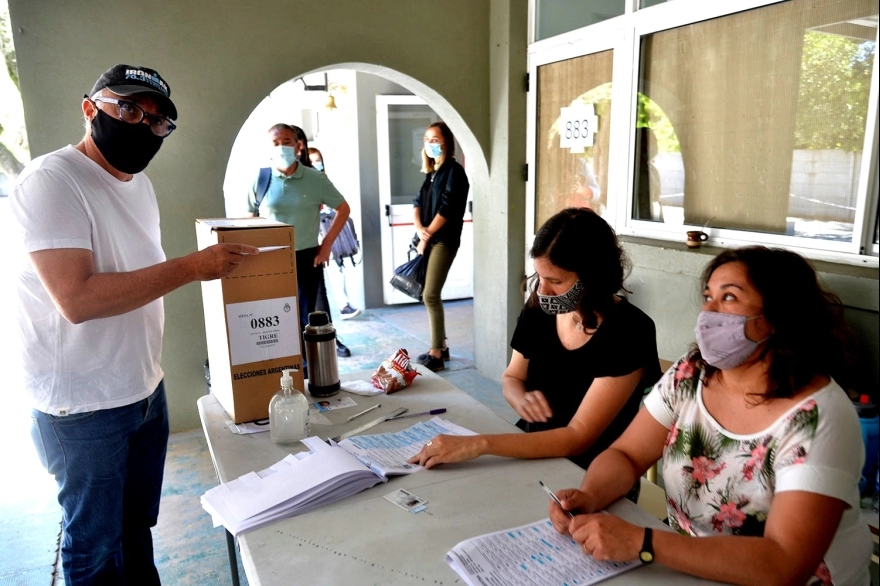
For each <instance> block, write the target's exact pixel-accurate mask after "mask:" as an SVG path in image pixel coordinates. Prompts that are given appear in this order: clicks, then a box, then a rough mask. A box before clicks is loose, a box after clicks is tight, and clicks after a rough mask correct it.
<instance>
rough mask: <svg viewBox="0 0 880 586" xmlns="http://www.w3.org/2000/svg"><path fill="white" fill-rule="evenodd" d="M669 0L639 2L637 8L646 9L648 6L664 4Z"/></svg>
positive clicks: (644, 0)
mask: <svg viewBox="0 0 880 586" xmlns="http://www.w3.org/2000/svg"><path fill="white" fill-rule="evenodd" d="M670 1H671V0H640V1H639V8H647V7H648V6H656V5H657V4H663V3H664V2H670Z"/></svg>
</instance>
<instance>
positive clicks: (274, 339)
mask: <svg viewBox="0 0 880 586" xmlns="http://www.w3.org/2000/svg"><path fill="white" fill-rule="evenodd" d="M226 324H227V327H228V329H229V358H230V362H231V363H232V365H233V366H236V365H238V364H247V363H249V362H258V361H261V360H274V359H276V358H284V357H287V356H293V355H296V354H300V343H299V316H298V314H297V304H296V297H278V298H276V299H263V300H261V301H248V302H245V303H230V304H228V305H227V306H226Z"/></svg>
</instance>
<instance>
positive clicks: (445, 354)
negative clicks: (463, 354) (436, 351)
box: [416, 348, 450, 364]
mask: <svg viewBox="0 0 880 586" xmlns="http://www.w3.org/2000/svg"><path fill="white" fill-rule="evenodd" d="M426 356H430V354H427V353H426V354H419V355H418V357H417V358H416V360H417V361H418V360H427V358H426ZM440 358H441V359H443V362H449V360H450V358H449V348H443V349H442V350H440ZM419 364H421V362H419Z"/></svg>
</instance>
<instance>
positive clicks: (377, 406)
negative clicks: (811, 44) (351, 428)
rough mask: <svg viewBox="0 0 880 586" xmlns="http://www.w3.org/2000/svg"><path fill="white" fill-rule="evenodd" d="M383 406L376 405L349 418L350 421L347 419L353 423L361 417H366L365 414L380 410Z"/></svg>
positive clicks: (380, 404)
mask: <svg viewBox="0 0 880 586" xmlns="http://www.w3.org/2000/svg"><path fill="white" fill-rule="evenodd" d="M381 406H382V403H377V404H376V405H373V406H372V407H370V408H369V409H364V410H363V411H361V412H360V413H355V414H354V415H352V416H351V417H349V418H348V419H346V421H351V420H353V419H357V418H358V417H360V416H361V415H364V414H365V413H369V412H370V411H373V410H375V409H378V408H379V407H381Z"/></svg>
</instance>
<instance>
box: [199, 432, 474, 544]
mask: <svg viewBox="0 0 880 586" xmlns="http://www.w3.org/2000/svg"><path fill="white" fill-rule="evenodd" d="M441 433H442V434H450V435H472V434H473V433H474V432H472V431H470V430H469V429H465V428H463V427H459V426H458V425H455V424H453V423H450V422H449V421H446V420H444V419H440V418H439V417H434V418H433V419H431V420H430V421H423V422H419V423H417V424H415V425H413V426H412V427H409V428H407V429H404V430H402V431H398V432H394V433H387V434H376V435H365V436H355V437H353V438H349V439H346V440H343V441H342V442H340V443H339V444H335V443H331V445H328V444H326V443H325V442H324V441H323V440H322V439H320V438H318V437H310V438H307V439H304V440H302V442H303V443H304V444H305V445H306V447H308V448H309V451H308V452H301V453H298V454H292V455H289V456H287V457H285V458H284V459H283V460H281V461H280V462H277V463H276V464H274V465H272V466H271V467H270V468H268V469H266V470H262V471H260V472H249V473H247V474H245V475H244V476H240V477H239V478H236V479H235V480H232V481H230V482H227V483H224V484H221V485H220V486H217V487H215V488H212V489H211V490H209V491H208V492H206V493H205V494H204V495H202V507H203V508H204V509H205V510H206V511H208V513H210V514H211V517H212V518H213V520H214V527H219V526H220V525H223V526H224V527H226V529H227V530H228V531H229V532H230V533H232V534H233V535H238V534H240V533H243V532H245V531H249V530H251V529H256V528H258V527H262V526H264V525H267V524H269V523H271V522H273V521H275V520H277V519H281V518H284V517H292V516H294V515H299V514H302V513H305V512H307V511H311V510H313V509H316V508H318V507H320V506H323V505H326V504H329V503H333V502H336V501H339V500H342V499H344V498H346V497H349V496H351V495H353V494H357V493H359V492H361V491H362V490H366V489H368V488H370V487H371V486H375V485H376V484H379V483H380V482H387V481H388V478H387V477H388V476H390V475H395V474H411V473H413V472H417V471H419V470H423V468H422V467H421V466H417V465H413V464H409V463H407V460H408V459H409V458H410V457H412V456H413V455H414V454H416V453H418V452H419V450H421V449H422V446H424V445H425V443H426V442H428V441H429V440H430V439H431V438H433V437H436V436H437V435H439V434H441Z"/></svg>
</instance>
